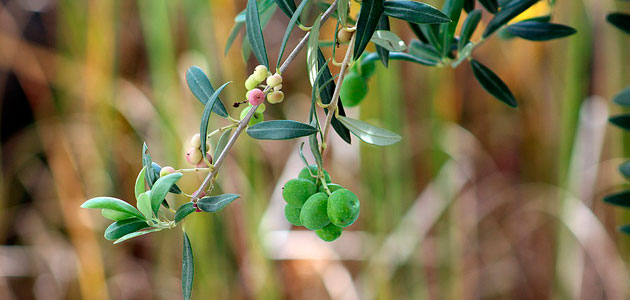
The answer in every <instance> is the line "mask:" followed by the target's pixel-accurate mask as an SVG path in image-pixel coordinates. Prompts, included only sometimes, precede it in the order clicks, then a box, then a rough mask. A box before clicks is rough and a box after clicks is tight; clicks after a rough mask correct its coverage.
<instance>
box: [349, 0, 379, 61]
mask: <svg viewBox="0 0 630 300" xmlns="http://www.w3.org/2000/svg"><path fill="white" fill-rule="evenodd" d="M383 7H384V5H383V0H364V1H363V2H361V10H360V11H359V20H358V21H357V30H356V33H355V35H356V36H355V40H354V49H353V51H354V52H353V56H352V57H353V59H354V60H357V59H358V58H359V57H360V56H361V54H362V53H363V51H364V50H365V47H367V45H368V43H369V42H370V39H371V38H372V34H374V31H375V30H376V26H377V25H378V22H379V20H380V18H381V14H383Z"/></svg>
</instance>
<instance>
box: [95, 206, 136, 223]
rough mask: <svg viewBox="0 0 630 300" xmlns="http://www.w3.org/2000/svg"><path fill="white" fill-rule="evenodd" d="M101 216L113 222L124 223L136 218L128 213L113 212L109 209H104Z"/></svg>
mask: <svg viewBox="0 0 630 300" xmlns="http://www.w3.org/2000/svg"><path fill="white" fill-rule="evenodd" d="M101 214H102V215H103V217H105V218H107V219H110V220H112V221H122V220H126V219H131V218H135V216H133V215H130V214H128V213H124V212H119V211H116V210H111V209H107V208H105V209H102V210H101Z"/></svg>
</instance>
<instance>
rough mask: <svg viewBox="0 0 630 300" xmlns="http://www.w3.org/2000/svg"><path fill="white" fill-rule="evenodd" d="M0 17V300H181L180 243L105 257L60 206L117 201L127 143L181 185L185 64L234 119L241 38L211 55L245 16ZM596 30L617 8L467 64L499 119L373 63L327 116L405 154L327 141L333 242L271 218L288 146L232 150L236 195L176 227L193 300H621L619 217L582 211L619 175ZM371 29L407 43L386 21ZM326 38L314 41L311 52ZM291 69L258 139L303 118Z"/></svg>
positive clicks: (302, 98)
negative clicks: (353, 122)
mask: <svg viewBox="0 0 630 300" xmlns="http://www.w3.org/2000/svg"><path fill="white" fill-rule="evenodd" d="M426 2H427V3H430V4H432V5H434V6H437V7H441V5H442V3H441V2H442V1H440V0H434V1H426ZM0 3H1V5H0V95H1V96H0V97H1V98H0V99H2V100H1V101H2V105H1V108H0V109H1V119H0V121H1V122H0V136H1V141H2V144H1V147H0V153H1V154H2V160H1V164H2V173H0V299H179V298H181V287H180V279H179V278H180V275H181V273H180V272H181V270H180V267H181V251H182V250H181V248H182V232H181V226H178V227H177V228H175V229H172V230H167V231H161V232H159V233H155V234H151V235H147V236H143V237H140V238H136V239H133V240H130V241H127V242H124V243H122V244H119V245H113V244H112V243H111V242H110V241H107V240H105V239H104V238H103V231H104V230H105V228H106V227H107V225H108V224H109V222H107V220H105V219H104V218H102V217H101V216H100V214H99V213H98V211H90V210H86V209H80V208H79V205H80V204H81V203H82V202H83V201H85V200H86V199H88V198H91V197H95V196H102V195H109V196H114V197H118V198H121V199H126V200H127V201H130V202H131V203H132V204H135V203H134V202H135V201H134V200H133V199H134V196H133V184H134V181H135V177H136V175H137V172H138V171H139V170H140V169H141V160H140V158H141V147H142V143H143V141H146V142H147V144H148V146H149V150H150V152H151V154H152V156H153V160H154V161H156V162H158V163H159V164H161V165H171V166H174V167H175V168H181V167H185V160H184V153H185V151H186V148H188V147H189V146H188V141H189V139H190V137H191V136H192V135H193V134H194V133H196V132H198V128H199V121H200V117H201V111H202V109H203V107H202V106H201V104H199V102H197V101H196V100H195V99H194V97H193V95H192V94H191V93H190V91H189V90H188V88H187V86H186V83H185V79H184V74H185V70H186V69H187V68H188V67H190V66H192V65H198V66H200V67H201V68H202V69H204V70H205V71H206V73H207V74H208V75H209V77H210V79H211V81H212V83H213V85H214V86H218V85H220V84H222V83H223V82H226V81H229V80H231V81H233V82H234V84H232V85H230V86H228V88H227V89H226V90H225V91H224V94H223V95H224V96H222V98H223V100H224V102H225V104H226V107H228V108H229V110H230V111H231V113H232V115H233V116H235V117H236V116H238V114H239V113H240V109H234V108H231V105H230V104H231V103H233V102H236V101H241V100H242V99H243V98H244V96H243V95H244V92H245V90H244V88H243V82H244V80H245V79H246V77H247V75H248V74H250V72H251V71H252V69H253V67H254V66H255V64H256V63H255V60H254V59H253V57H252V58H250V59H249V60H248V62H247V63H245V62H244V61H243V58H242V55H241V50H240V48H241V37H240V36H239V37H238V38H237V39H236V41H235V44H234V46H233V47H232V49H231V50H230V51H229V52H228V53H227V55H224V48H225V44H226V41H227V40H228V35H229V33H230V29H231V27H232V25H233V24H234V20H233V19H234V16H235V15H236V14H237V13H238V12H239V11H241V10H242V9H244V8H245V4H246V1H244V0H238V1H231V0H230V1H228V0H186V1H168V0H137V1H120V0H118V1H112V0H90V1H74V0H2V1H0ZM355 5H356V4H355ZM477 7H480V6H479V4H477ZM308 10H309V13H310V15H311V18H313V17H315V16H316V15H317V14H318V13H319V11H318V10H317V8H316V7H311V8H310V9H308ZM356 11H357V6H353V13H356ZM611 11H624V12H630V3H628V2H619V1H612V0H581V1H578V0H573V1H557V5H556V7H555V9H554V17H553V21H554V22H556V23H562V24H567V25H569V26H572V27H574V28H576V29H577V30H578V33H577V34H575V35H573V36H571V37H569V38H565V39H561V40H556V41H551V42H545V43H533V42H528V41H524V40H519V39H510V40H501V39H499V38H497V37H494V38H492V39H491V40H490V41H488V42H487V43H486V44H485V45H483V46H482V47H480V48H479V49H478V51H476V52H475V53H474V57H475V58H476V59H477V60H479V61H481V62H482V63H484V64H485V65H487V66H488V67H490V68H491V69H493V70H494V71H495V72H496V73H497V74H498V75H499V76H500V77H501V78H503V80H504V81H505V82H506V83H507V84H508V86H510V88H511V89H512V91H513V92H514V94H515V95H516V97H517V99H518V102H519V108H518V109H511V108H509V107H507V106H506V105H504V104H502V103H500V102H499V101H496V100H495V99H493V98H492V97H491V96H490V95H489V94H487V93H486V92H485V91H483V89H482V88H481V87H480V86H479V84H478V83H477V82H476V80H475V79H474V77H473V75H472V71H471V69H470V67H469V66H468V65H467V64H462V65H461V66H460V67H459V68H458V69H456V70H452V69H450V68H444V69H434V68H428V67H424V66H420V65H414V64H411V63H408V62H399V61H392V62H390V66H389V68H388V69H385V68H384V67H383V66H382V65H381V64H380V63H379V64H378V67H377V72H376V76H374V77H373V78H372V79H371V80H370V82H369V89H370V93H369V95H368V98H367V99H366V100H365V101H364V102H363V103H362V104H361V106H360V108H352V109H349V110H348V114H349V115H351V116H353V117H357V118H361V119H362V120H367V121H369V122H371V123H373V124H378V125H380V126H382V127H385V128H388V129H390V130H393V131H395V132H398V133H400V134H401V135H402V136H403V137H404V139H403V141H402V142H401V143H399V144H396V145H394V146H391V147H386V148H379V147H373V146H369V145H366V144H361V143H359V141H358V140H357V139H356V138H355V139H354V140H353V143H352V145H347V144H344V143H343V142H342V141H341V140H340V139H339V138H338V137H337V136H334V137H333V136H331V139H332V145H331V147H330V149H331V150H330V151H328V152H327V153H326V157H325V162H326V163H325V164H326V168H327V170H328V171H329V172H330V174H331V176H332V178H333V182H336V183H339V184H342V185H343V186H345V187H347V188H349V189H351V190H353V191H354V192H355V193H356V194H357V195H358V196H359V198H360V200H361V216H360V217H359V220H358V221H357V223H356V224H354V225H353V226H351V227H349V228H348V230H346V231H344V233H343V235H342V237H341V238H340V239H338V240H337V241H335V242H333V243H325V242H323V241H321V240H319V239H318V238H317V237H316V235H315V234H314V233H313V232H310V231H304V230H303V228H291V226H290V225H289V224H288V223H287V222H286V220H285V219H284V217H283V200H282V198H281V194H280V188H281V186H282V185H283V183H284V182H285V181H286V180H288V179H289V178H293V177H296V175H297V173H298V172H299V170H300V169H301V168H302V166H303V165H302V162H301V160H300V159H299V156H298V154H297V153H298V152H297V149H298V145H299V143H301V142H302V140H298V141H271V142H266V141H265V142H261V141H256V140H253V139H251V138H249V137H248V136H247V135H243V136H241V137H240V138H239V140H238V142H237V146H236V147H235V149H234V151H232V152H231V153H230V155H229V156H228V159H227V160H226V164H224V166H223V168H222V171H221V172H220V175H221V176H220V177H219V183H220V187H219V189H220V190H222V191H226V192H233V193H238V194H241V195H242V197H241V198H240V199H238V200H237V201H235V203H233V204H232V205H230V206H228V207H227V208H226V209H224V210H223V211H222V212H220V213H218V214H212V215H210V214H193V215H191V216H190V217H189V218H188V219H187V221H186V231H187V232H188V235H189V236H190V239H191V242H192V246H193V250H194V253H195V267H196V270H195V271H196V274H195V285H194V290H193V297H194V298H196V299H278V298H281V299H628V297H630V278H629V275H628V260H629V259H630V239H629V238H628V236H625V235H622V234H621V233H619V232H617V230H616V226H618V225H621V224H623V223H624V222H625V223H627V222H629V221H630V214H628V212H627V211H625V210H622V209H619V208H615V207H612V206H609V205H605V204H604V203H602V202H601V198H602V197H603V196H604V195H606V194H608V193H611V192H613V191H618V190H620V189H622V188H623V186H624V184H625V182H624V180H623V179H622V177H621V175H619V174H618V172H617V170H616V168H617V166H618V164H619V163H621V162H622V161H623V158H624V157H628V156H630V139H629V138H628V136H624V135H623V134H622V132H621V130H619V129H617V128H616V127H613V126H611V125H609V124H608V123H607V118H608V116H609V115H610V114H614V113H616V112H618V110H619V108H618V107H617V106H615V105H612V102H611V100H610V99H611V98H612V97H613V96H614V95H615V94H616V93H617V92H618V91H620V90H621V89H622V88H624V87H625V86H626V85H627V84H629V82H630V54H629V53H630V52H629V51H628V49H630V39H628V36H627V35H624V34H623V33H622V32H621V31H619V30H617V29H615V28H614V27H612V26H610V25H609V24H607V23H606V22H605V15H606V13H608V12H611ZM530 13H532V14H534V15H535V14H540V15H544V14H547V13H548V11H545V9H540V10H537V11H533V12H530ZM489 17H490V16H489V14H488V13H487V12H486V11H484V19H483V21H482V26H483V24H485V23H487V22H488V20H489ZM287 23H288V18H287V17H286V16H285V15H284V14H283V13H282V12H281V11H280V10H277V11H276V12H275V14H273V15H272V17H271V18H270V21H269V23H268V25H267V26H266V29H265V31H264V33H265V37H266V43H267V49H268V51H269V57H270V63H271V64H272V65H273V64H275V57H277V52H278V49H279V45H280V42H281V39H282V35H283V33H284V29H285V27H286V24H287ZM460 23H461V22H460ZM392 29H393V31H395V32H397V33H398V34H399V35H400V36H401V37H402V38H403V40H405V41H407V42H408V41H409V40H410V39H412V38H413V34H412V33H411V31H410V30H409V28H408V26H407V25H406V24H405V23H403V22H400V21H392ZM332 32H334V23H333V22H328V23H327V24H326V26H325V27H324V28H323V29H322V36H323V38H322V39H331V37H332ZM480 32H481V30H478V32H477V33H476V35H475V37H474V38H473V40H477V39H478V37H479V34H480ZM300 35H301V33H300V32H299V30H296V31H295V32H294V34H293V35H292V37H291V39H290V41H289V46H288V47H289V48H287V52H285V55H286V53H288V52H289V50H290V49H292V47H293V46H294V45H295V44H296V43H297V41H298V39H299V38H300ZM241 36H242V33H241ZM330 50H331V49H330V48H326V49H325V51H326V53H330ZM368 50H370V49H368ZM372 51H373V50H372ZM342 53H343V50H340V51H337V57H338V58H337V59H338V60H341V55H342ZM305 65H306V62H305V53H304V52H303V53H301V54H300V55H299V56H298V58H297V59H296V60H295V61H294V62H293V64H292V65H291V67H290V68H289V69H288V70H287V71H286V72H285V73H284V74H285V76H284V81H285V83H284V84H283V86H284V87H283V91H284V92H285V95H286V97H285V100H284V102H283V103H282V104H278V105H273V106H271V105H268V107H267V111H266V112H265V118H266V119H267V120H270V119H284V118H286V119H293V120H298V121H303V122H304V121H306V120H307V112H308V107H309V105H310V95H311V89H310V86H309V83H308V80H306V78H307V76H306V68H305ZM335 70H336V69H333V71H334V72H335ZM223 125H225V121H224V120H220V119H218V118H217V119H213V120H212V122H211V126H213V127H217V126H223ZM624 146H625V147H624ZM311 161H312V160H311ZM201 180H202V176H197V175H190V174H188V175H186V176H184V178H183V179H182V181H181V182H180V187H181V188H182V189H183V190H184V191H185V192H188V193H192V192H193V191H194V190H195V188H196V187H197V186H198V185H199V184H200V182H201ZM169 201H170V202H171V203H178V204H179V203H183V202H184V201H186V198H185V197H179V198H172V199H169Z"/></svg>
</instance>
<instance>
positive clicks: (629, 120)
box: [608, 114, 630, 130]
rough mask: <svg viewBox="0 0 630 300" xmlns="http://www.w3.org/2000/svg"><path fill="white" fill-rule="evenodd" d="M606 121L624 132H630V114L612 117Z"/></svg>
mask: <svg viewBox="0 0 630 300" xmlns="http://www.w3.org/2000/svg"><path fill="white" fill-rule="evenodd" d="M608 121H610V123H613V124H615V125H617V126H618V127H620V128H622V129H624V130H630V114H623V115H617V116H612V117H610V118H609V119H608Z"/></svg>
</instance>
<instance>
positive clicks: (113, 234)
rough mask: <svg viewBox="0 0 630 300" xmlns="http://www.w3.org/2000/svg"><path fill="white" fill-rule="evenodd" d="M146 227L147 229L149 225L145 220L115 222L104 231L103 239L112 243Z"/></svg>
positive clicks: (133, 219)
mask: <svg viewBox="0 0 630 300" xmlns="http://www.w3.org/2000/svg"><path fill="white" fill-rule="evenodd" d="M143 218H144V217H143ZM147 227H149V224H147V222H146V221H145V220H143V219H138V218H132V219H126V220H121V221H116V222H114V223H112V224H111V225H109V227H107V229H105V234H104V236H105V239H107V240H110V241H113V240H117V239H119V238H121V237H123V236H125V235H127V234H130V233H132V232H136V231H138V230H140V229H144V228H147Z"/></svg>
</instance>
